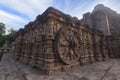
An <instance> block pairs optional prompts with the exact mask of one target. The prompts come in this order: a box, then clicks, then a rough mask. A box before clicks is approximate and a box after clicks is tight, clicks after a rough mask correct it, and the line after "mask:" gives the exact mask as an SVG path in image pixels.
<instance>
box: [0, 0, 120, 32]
mask: <svg viewBox="0 0 120 80" xmlns="http://www.w3.org/2000/svg"><path fill="white" fill-rule="evenodd" d="M119 2H120V0H0V22H3V23H5V24H6V27H7V29H10V28H14V29H16V30H18V29H19V28H23V27H24V25H26V24H27V23H28V22H30V21H33V20H35V18H36V16H37V15H38V14H42V13H43V12H44V11H45V10H46V9H47V8H48V7H49V6H53V7H55V8H57V9H59V10H61V11H62V12H64V13H66V14H70V15H71V16H76V17H78V18H79V19H81V18H82V14H84V13H86V12H88V11H90V12H91V11H92V10H93V9H94V7H95V6H96V5H97V4H104V5H105V6H107V7H110V8H111V9H113V10H115V11H117V12H118V13H120V4H119Z"/></svg>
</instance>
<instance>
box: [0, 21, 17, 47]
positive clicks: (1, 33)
mask: <svg viewBox="0 0 120 80" xmlns="http://www.w3.org/2000/svg"><path fill="white" fill-rule="evenodd" d="M5 29H6V27H5V24H4V23H0V48H1V47H3V46H4V45H7V46H9V45H10V44H11V43H12V42H14V40H15V35H16V32H17V31H16V30H14V29H13V28H11V29H9V30H8V34H5Z"/></svg>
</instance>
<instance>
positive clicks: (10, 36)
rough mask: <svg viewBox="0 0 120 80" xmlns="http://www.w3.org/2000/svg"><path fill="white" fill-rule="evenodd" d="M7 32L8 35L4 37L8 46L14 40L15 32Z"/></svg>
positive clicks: (12, 30)
mask: <svg viewBox="0 0 120 80" xmlns="http://www.w3.org/2000/svg"><path fill="white" fill-rule="evenodd" d="M8 32H9V34H7V35H6V40H7V41H8V44H11V43H12V42H14V40H15V36H16V32H17V31H16V30H14V29H13V28H12V29H10V30H9V31H8Z"/></svg>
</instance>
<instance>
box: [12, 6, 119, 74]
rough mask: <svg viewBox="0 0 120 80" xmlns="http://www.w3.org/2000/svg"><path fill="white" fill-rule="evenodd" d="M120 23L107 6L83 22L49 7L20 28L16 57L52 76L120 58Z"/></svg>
mask: <svg viewBox="0 0 120 80" xmlns="http://www.w3.org/2000/svg"><path fill="white" fill-rule="evenodd" d="M119 20H120V15H119V14H117V13H116V12H115V11H113V10H111V9H110V8H107V7H105V6H104V5H97V6H96V7H95V9H94V10H93V11H92V13H86V14H84V15H83V19H81V20H78V18H76V17H71V16H70V15H68V14H65V13H63V12H61V11H59V10H57V9H55V8H52V7H49V8H48V9H47V10H46V11H45V12H44V13H43V14H41V15H38V16H37V17H36V19H35V20H34V21H33V22H30V23H28V24H27V25H25V27H24V28H23V29H19V31H18V32H17V35H16V40H15V53H14V58H15V60H18V61H21V62H23V63H25V64H29V65H30V66H32V67H36V68H38V70H40V73H41V74H46V75H49V74H53V73H57V72H62V71H68V70H71V69H73V68H75V67H77V66H80V65H83V64H87V63H93V62H95V61H104V60H106V59H108V58H109V57H120V37H119V33H120V27H119V24H120V23H119Z"/></svg>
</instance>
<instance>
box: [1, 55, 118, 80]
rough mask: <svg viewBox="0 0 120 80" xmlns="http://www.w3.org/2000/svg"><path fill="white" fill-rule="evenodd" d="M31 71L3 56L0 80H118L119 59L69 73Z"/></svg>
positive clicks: (28, 67) (7, 56) (26, 66)
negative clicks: (47, 74) (46, 74)
mask: <svg viewBox="0 0 120 80" xmlns="http://www.w3.org/2000/svg"><path fill="white" fill-rule="evenodd" d="M39 72H40V71H39V70H36V69H32V68H31V67H30V66H29V65H24V64H22V63H20V62H16V61H14V59H13V57H12V55H11V54H8V53H6V54H4V55H3V58H2V61H1V62H0V80H120V59H108V60H107V61H104V62H95V63H93V64H86V65H84V66H80V67H79V68H77V69H74V70H72V71H69V72H61V73H58V74H54V75H49V76H45V75H41V74H39Z"/></svg>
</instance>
